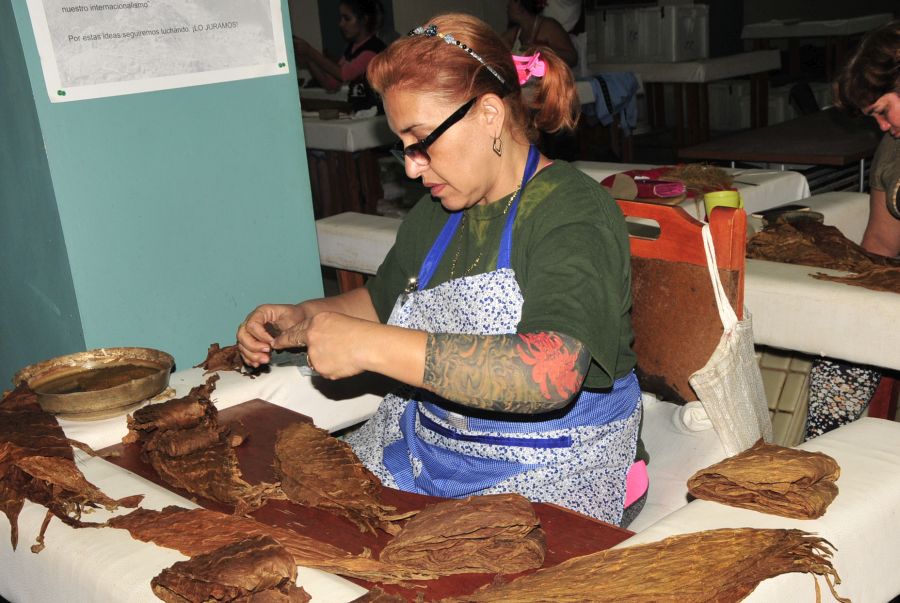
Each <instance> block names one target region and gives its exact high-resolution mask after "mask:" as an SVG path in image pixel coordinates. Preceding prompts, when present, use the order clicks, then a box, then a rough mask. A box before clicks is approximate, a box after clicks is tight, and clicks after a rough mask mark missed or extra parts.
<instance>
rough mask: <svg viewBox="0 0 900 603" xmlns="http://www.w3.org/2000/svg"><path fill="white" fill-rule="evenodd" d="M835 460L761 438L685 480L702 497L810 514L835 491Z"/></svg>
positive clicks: (795, 515) (815, 514)
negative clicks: (750, 445) (741, 450)
mask: <svg viewBox="0 0 900 603" xmlns="http://www.w3.org/2000/svg"><path fill="white" fill-rule="evenodd" d="M840 474H841V469H840V467H839V466H838V464H837V462H836V461H835V460H834V459H833V458H831V457H830V456H828V455H826V454H823V453H821V452H809V451H806V450H797V449H795V448H785V447H783V446H776V445H774V444H766V443H765V442H763V441H762V440H759V441H758V442H756V444H754V445H753V446H752V447H751V448H748V449H747V450H745V451H744V452H741V453H740V454H737V455H735V456H732V457H729V458H727V459H725V460H723V461H720V462H718V463H716V464H714V465H711V466H709V467H707V468H705V469H700V470H699V471H697V472H696V473H695V474H694V475H692V476H691V478H690V479H689V480H688V491H689V492H690V493H691V494H693V495H694V496H696V497H697V498H702V499H704V500H711V501H714V502H720V503H723V504H726V505H731V506H733V507H741V508H744V509H752V510H754V511H761V512H763V513H772V514H774V515H781V516H782V517H792V518H794V519H815V518H817V517H821V516H822V515H824V514H825V509H827V508H828V505H830V504H831V501H833V500H834V498H835V497H836V496H837V493H838V487H837V485H835V483H834V482H835V481H836V480H837V478H838V477H839V476H840Z"/></svg>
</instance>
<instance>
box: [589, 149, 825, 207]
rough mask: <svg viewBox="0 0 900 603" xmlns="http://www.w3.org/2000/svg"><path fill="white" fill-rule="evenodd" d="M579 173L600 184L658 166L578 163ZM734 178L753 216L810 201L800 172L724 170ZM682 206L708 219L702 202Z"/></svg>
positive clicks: (691, 202)
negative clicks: (616, 176) (795, 202)
mask: <svg viewBox="0 0 900 603" xmlns="http://www.w3.org/2000/svg"><path fill="white" fill-rule="evenodd" d="M572 165H574V166H575V167H577V168H578V169H579V170H581V171H582V172H584V173H585V174H587V175H588V176H590V177H591V178H593V179H594V180H596V181H597V182H601V181H602V180H603V179H604V178H606V177H608V176H612V175H613V174H617V173H619V172H624V171H627V170H643V169H650V168H654V167H659V166H653V165H645V164H627V163H605V162H597V161H575V162H573V163H572ZM725 171H726V172H728V173H729V174H732V176H733V177H734V186H735V188H737V190H738V191H739V192H740V193H741V198H743V200H744V209H745V210H746V211H747V213H753V212H758V211H762V210H765V209H770V208H772V207H777V206H779V205H785V204H787V203H792V202H794V201H797V200H799V199H805V198H806V197H809V183H808V182H807V181H806V177H805V176H804V175H803V174H801V173H799V172H790V171H780V170H742V169H730V168H729V169H725ZM681 206H682V207H683V208H684V209H685V210H686V211H687V212H688V213H689V214H691V215H692V216H694V217H695V218H697V219H698V220H703V219H705V218H706V209H705V208H704V206H703V202H702V201H700V200H693V199H690V200H686V201H684V202H683V203H682V204H681Z"/></svg>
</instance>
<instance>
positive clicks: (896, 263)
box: [747, 218, 900, 293]
mask: <svg viewBox="0 0 900 603" xmlns="http://www.w3.org/2000/svg"><path fill="white" fill-rule="evenodd" d="M747 257H748V258H752V259H759V260H769V261H772V262H782V263H785V264H800V265H803V266H814V267H817V268H830V269H832V270H844V271H846V272H852V273H854V275H852V276H832V275H826V274H816V275H813V277H814V278H817V279H820V280H829V281H836V282H841V283H844V284H847V285H855V286H859V287H865V288H867V289H873V290H875V291H889V292H894V293H900V260H898V259H896V258H887V257H884V256H881V255H877V254H874V253H870V252H868V251H866V250H865V249H863V248H862V247H861V246H859V245H857V244H856V243H854V242H853V241H851V240H849V239H847V238H846V237H845V236H844V235H843V234H842V233H841V231H840V230H838V229H837V228H835V227H834V226H827V225H825V224H820V223H819V222H817V221H815V220H799V221H794V222H790V223H789V222H787V221H785V220H784V219H783V218H780V219H779V221H778V222H776V223H775V224H774V225H771V226H768V227H766V228H765V230H763V231H762V232H758V233H756V234H755V235H753V237H752V238H751V239H750V240H749V241H747Z"/></svg>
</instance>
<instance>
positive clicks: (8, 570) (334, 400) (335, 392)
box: [0, 366, 381, 603]
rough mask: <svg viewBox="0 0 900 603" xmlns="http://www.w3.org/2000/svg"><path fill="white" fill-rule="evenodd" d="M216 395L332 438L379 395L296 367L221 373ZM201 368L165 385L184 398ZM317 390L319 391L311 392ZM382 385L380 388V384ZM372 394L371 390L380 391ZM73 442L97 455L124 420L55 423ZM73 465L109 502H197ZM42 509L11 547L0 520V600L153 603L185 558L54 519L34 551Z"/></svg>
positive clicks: (338, 594) (33, 510) (305, 573)
mask: <svg viewBox="0 0 900 603" xmlns="http://www.w3.org/2000/svg"><path fill="white" fill-rule="evenodd" d="M219 376H220V380H219V382H218V383H217V386H216V390H215V392H213V395H212V398H213V400H214V401H215V402H216V407H217V408H219V409H223V408H227V407H229V406H233V405H235V404H238V403H240V402H244V401H246V400H251V399H254V398H262V399H265V400H267V401H269V402H272V403H274V404H277V405H279V406H283V407H285V408H290V409H291V410H295V411H297V412H300V413H303V414H305V415H307V416H310V417H312V419H313V420H314V421H315V423H316V424H317V425H319V426H320V427H322V428H324V429H329V430H331V431H335V430H338V429H342V428H344V427H347V426H349V425H353V424H355V423H358V422H360V421H362V420H364V419H366V418H367V417H369V416H371V414H372V413H373V412H374V410H375V408H376V407H377V406H378V403H379V402H380V400H381V397H380V396H378V395H375V394H371V393H365V392H364V391H362V390H365V389H371V388H367V387H365V386H366V385H376V384H374V383H366V382H365V380H356V381H351V382H344V383H342V384H341V383H338V384H335V383H331V382H325V381H322V380H320V379H315V380H313V379H310V378H309V377H304V376H302V375H301V374H300V371H299V369H298V368H297V367H295V366H285V367H273V369H272V371H271V372H270V373H268V374H263V375H262V376H260V377H257V378H255V379H250V378H249V377H245V376H240V375H238V374H237V373H234V372H220V373H219ZM203 378H204V377H203V374H202V370H201V369H189V370H186V371H180V372H177V373H174V374H173V375H172V377H171V379H170V383H171V385H172V386H173V387H174V388H175V390H176V394H177V395H179V396H181V395H184V394H186V393H187V392H188V391H189V390H190V388H191V387H193V386H195V385H198V384H199V383H201V382H202V380H203ZM315 384H319V385H320V387H322V388H323V390H325V391H324V392H323V391H319V390H318V389H316V387H315ZM377 385H381V384H377ZM376 389H377V388H376ZM60 424H61V425H62V427H63V429H64V430H65V432H66V435H67V436H68V437H70V438H73V439H77V440H79V441H82V442H84V443H86V444H89V445H90V446H92V447H94V448H95V449H99V448H104V447H106V446H109V445H112V444H115V443H116V442H118V441H120V440H121V438H122V436H123V435H124V434H125V433H126V431H127V429H126V427H125V417H124V416H121V417H116V418H113V419H107V420H103V421H89V422H76V421H64V420H61V421H60ZM76 456H77V462H78V466H79V467H80V468H81V470H82V471H83V473H84V474H85V476H86V477H87V479H88V480H89V481H90V482H92V483H93V484H94V485H96V486H98V487H99V488H100V489H101V490H103V492H105V493H106V494H107V495H109V496H111V497H113V498H120V497H123V496H129V495H132V494H145V498H144V501H143V502H142V503H141V506H142V507H144V508H147V509H157V510H161V509H162V508H163V507H165V506H167V505H179V506H182V507H187V508H194V507H196V505H195V504H194V503H193V502H191V501H189V500H187V499H185V498H182V497H181V496H178V495H176V494H173V493H172V492H169V491H168V490H165V489H164V488H161V487H160V486H157V485H156V484H153V483H152V482H149V481H147V480H145V479H143V478H141V477H139V476H136V475H134V474H133V473H130V472H128V471H125V470H124V469H121V468H119V467H117V466H115V465H113V464H112V463H109V462H107V461H105V460H103V459H100V458H89V457H87V456H86V455H85V454H84V453H82V452H80V451H76ZM45 511H46V510H45V509H44V507H41V506H39V505H36V504H34V503H31V502H26V503H25V507H24V509H23V510H22V513H21V515H20V516H19V546H18V548H17V550H16V551H13V550H12V548H11V547H10V528H9V523H8V522H7V521H6V519H5V517H0V543H2V544H0V567H2V568H3V569H2V572H0V595H2V596H3V597H5V598H6V599H8V600H9V601H11V602H12V603H25V602H28V603H38V602H45V601H46V602H48V603H49V602H53V603H56V602H59V601H98V602H99V601H103V602H113V601H122V602H123V603H143V602H146V603H151V602H158V601H159V599H157V598H156V596H155V595H154V594H153V592H152V591H151V589H150V580H151V579H152V578H153V577H154V576H156V575H157V574H159V572H161V571H162V570H163V569H164V568H166V567H169V566H170V565H172V564H173V563H175V562H176V561H182V560H184V559H186V557H185V556H183V555H182V554H180V553H178V552H177V551H173V550H170V549H165V548H162V547H158V546H156V545H153V544H149V543H144V542H139V541H137V540H134V539H132V538H131V535H130V534H128V532H126V531H125V530H116V529H112V528H103V529H89V528H84V529H78V530H76V529H73V528H70V527H68V526H66V525H64V524H63V523H62V522H60V521H59V520H58V519H53V521H51V522H50V526H49V528H48V529H47V536H46V543H47V547H46V548H45V549H44V550H43V551H41V552H40V553H39V554H34V553H32V552H31V551H30V549H29V547H30V546H31V544H32V543H33V542H34V538H35V537H36V536H37V534H38V530H39V529H40V525H41V522H42V521H43V518H44V513H45ZM128 511H129V509H120V510H118V511H116V512H114V513H109V512H107V511H103V510H100V511H94V512H93V513H91V514H90V515H89V516H86V517H85V519H86V520H88V521H105V520H106V519H107V518H108V517H110V516H111V515H113V514H124V513H127V512H128ZM297 584H299V585H301V586H303V587H304V588H305V589H306V590H307V592H309V593H310V594H311V595H312V596H313V601H314V602H334V603H344V602H346V601H352V600H353V599H355V598H357V597H359V596H360V595H362V594H364V593H365V592H366V591H365V589H363V588H361V587H359V586H357V585H355V584H353V583H352V582H349V581H347V580H344V579H343V578H340V577H338V576H334V575H331V574H327V573H324V572H320V571H317V570H311V569H307V568H300V575H299V577H298V580H297Z"/></svg>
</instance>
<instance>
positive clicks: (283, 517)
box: [101, 399, 633, 601]
mask: <svg viewBox="0 0 900 603" xmlns="http://www.w3.org/2000/svg"><path fill="white" fill-rule="evenodd" d="M235 421H240V422H241V423H243V425H244V427H245V428H246V430H247V431H248V432H249V434H250V437H249V438H248V439H247V441H246V442H244V444H243V445H241V446H240V447H238V448H237V456H238V460H239V462H240V466H241V470H242V471H243V474H244V479H246V480H247V481H248V482H250V483H253V484H255V483H259V482H263V481H269V482H271V481H276V480H275V474H274V468H273V460H274V458H273V455H274V446H275V436H276V433H277V432H278V430H280V429H282V428H283V427H284V426H285V425H288V424H290V423H293V422H297V421H310V419H309V417H307V416H305V415H301V414H299V413H295V412H293V411H291V410H288V409H286V408H282V407H280V406H276V405H274V404H270V403H269V402H266V401H264V400H258V399H257V400H250V401H248V402H244V403H242V404H238V405H236V406H233V407H231V408H227V409H225V410H222V411H220V412H219V422H220V424H223V425H224V424H228V423H232V422H235ZM112 452H116V453H120V454H119V456H115V457H110V456H108V453H112ZM101 454H104V455H107V459H106V460H108V461H109V462H111V463H114V464H116V465H118V466H120V467H122V468H124V469H127V470H129V471H132V472H134V473H136V474H138V475H140V476H142V477H145V478H146V479H149V480H150V481H152V482H154V483H157V484H160V485H161V486H163V487H165V488H167V489H168V490H171V491H172V492H175V493H177V494H180V495H182V496H184V497H186V498H190V499H193V500H195V501H196V502H197V503H198V504H200V505H201V506H203V507H206V508H207V509H213V510H216V511H222V512H226V513H230V512H231V511H232V509H231V507H229V506H228V505H223V504H222V503H217V502H215V501H210V500H206V499H197V498H196V497H193V496H191V495H189V494H188V493H187V492H184V491H183V490H179V489H177V488H173V487H171V486H169V485H167V484H164V483H163V482H162V481H160V479H159V476H157V475H156V472H155V471H154V470H153V468H152V467H151V466H150V465H148V464H146V463H144V462H142V461H141V460H140V453H139V448H138V446H137V445H135V444H129V445H123V444H116V445H115V446H111V447H109V448H106V449H104V450H102V451H101ZM297 462H303V461H302V459H297ZM383 498H384V501H385V502H386V503H387V504H390V505H393V506H395V507H397V509H398V510H400V511H408V510H413V509H421V508H423V507H424V506H425V505H427V504H431V503H434V502H437V501H439V500H441V499H440V498H437V497H432V496H424V495H421V494H413V493H409V492H401V491H399V490H394V489H392V488H385V489H384V491H383ZM534 508H535V512H536V513H537V515H538V517H539V518H540V520H541V525H542V526H543V528H544V531H545V532H546V536H547V555H546V559H545V562H544V567H549V566H551V565H556V564H558V563H560V562H562V561H565V560H566V559H570V558H571V557H576V556H579V555H586V554H588V553H593V552H595V551H599V550H603V549H608V548H610V547H612V546H614V545H616V544H618V543H620V542H622V541H623V540H626V539H627V538H629V537H630V536H631V535H632V534H633V533H632V532H630V531H628V530H624V529H622V528H619V527H616V526H612V525H609V524H607V523H604V522H601V521H598V520H596V519H593V518H591V517H587V516H585V515H582V514H580V513H576V512H574V511H570V510H568V509H563V508H562V507H558V506H556V505H551V504H544V503H535V505H534ZM251 515H252V516H253V517H254V518H255V519H256V520H257V521H260V522H262V523H265V524H268V525H273V526H279V527H283V528H288V529H291V530H294V531H296V532H298V533H300V534H303V535H305V536H309V537H311V538H315V539H317V540H321V541H324V542H327V543H329V544H332V545H335V546H338V547H341V548H343V549H344V550H347V551H350V552H352V553H356V554H360V553H362V552H363V551H364V549H369V550H371V551H372V552H373V553H374V554H375V555H376V556H377V555H378V553H379V552H380V551H381V549H382V548H384V546H385V545H386V544H387V543H388V541H389V540H390V539H391V536H390V535H388V534H385V533H383V532H380V531H379V532H378V533H377V534H374V535H373V534H368V533H362V532H360V531H359V529H358V528H357V527H356V526H355V525H353V524H351V523H350V522H349V521H347V520H346V519H344V518H342V517H337V516H335V515H332V514H331V513H328V512H326V511H321V510H318V509H310V508H307V507H302V506H300V505H296V504H294V503H291V502H288V501H269V502H268V503H266V505H264V506H263V507H262V508H260V509H258V510H257V511H255V512H253V513H252V514H251ZM509 578H511V577H507V579H509ZM493 579H494V576H493V575H492V574H461V575H457V576H446V577H444V578H440V579H438V580H432V581H429V582H421V583H419V584H421V585H423V587H424V588H403V587H400V586H397V585H381V584H379V585H378V586H380V587H381V588H382V589H383V590H385V591H387V592H391V593H394V594H398V595H401V596H403V597H404V598H406V599H408V600H410V601H415V600H416V598H417V597H418V596H419V594H420V593H422V594H424V596H425V600H426V601H430V600H434V599H439V598H443V597H450V596H456V595H463V594H467V593H470V592H472V591H474V590H476V589H477V588H479V587H481V586H483V585H486V584H490V583H491V582H492V581H493ZM354 582H357V583H358V584H361V585H362V586H364V587H366V588H371V587H372V586H373V584H371V583H368V582H365V581H361V580H354Z"/></svg>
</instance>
